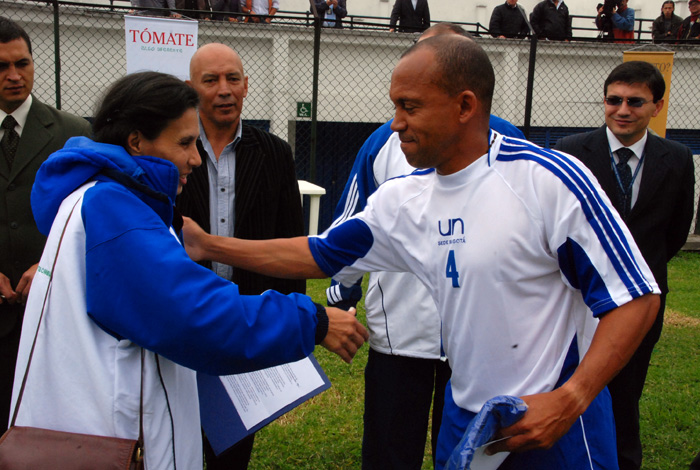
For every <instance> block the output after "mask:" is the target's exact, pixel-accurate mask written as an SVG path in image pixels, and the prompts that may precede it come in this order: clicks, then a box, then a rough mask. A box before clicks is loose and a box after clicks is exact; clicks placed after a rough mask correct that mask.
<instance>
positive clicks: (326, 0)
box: [315, 0, 348, 29]
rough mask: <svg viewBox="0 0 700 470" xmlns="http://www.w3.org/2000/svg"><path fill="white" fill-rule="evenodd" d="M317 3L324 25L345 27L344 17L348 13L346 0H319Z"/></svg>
mask: <svg viewBox="0 0 700 470" xmlns="http://www.w3.org/2000/svg"><path fill="white" fill-rule="evenodd" d="M315 4H316V11H317V12H318V15H319V16H320V17H321V24H322V25H323V26H324V27H326V28H338V29H340V28H342V27H343V18H345V17H346V16H347V15H348V9H347V8H346V0H317V1H316V2H315Z"/></svg>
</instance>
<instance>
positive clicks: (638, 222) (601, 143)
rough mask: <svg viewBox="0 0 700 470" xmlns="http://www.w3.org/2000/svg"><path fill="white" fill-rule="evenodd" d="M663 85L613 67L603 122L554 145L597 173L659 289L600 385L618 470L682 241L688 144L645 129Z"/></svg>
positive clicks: (635, 441) (636, 453)
mask: <svg viewBox="0 0 700 470" xmlns="http://www.w3.org/2000/svg"><path fill="white" fill-rule="evenodd" d="M665 88H666V85H665V83H664V80H663V76H662V75H661V73H660V72H659V71H658V69H657V68H656V67H654V66H653V65H651V64H648V63H646V62H638V61H634V62H625V63H623V64H621V65H619V66H618V67H616V68H615V69H614V70H613V71H612V72H611V73H610V75H609V76H608V78H607V79H606V81H605V85H604V92H605V124H606V125H605V126H603V127H601V128H599V129H597V130H595V131H593V132H588V133H585V134H577V135H573V136H569V137H565V138H564V139H562V140H560V141H559V142H557V144H556V145H555V147H554V148H556V149H558V150H563V151H564V152H567V153H570V154H571V155H574V156H576V157H578V158H579V159H580V160H581V161H582V162H583V163H584V164H585V165H586V166H587V167H588V168H589V169H590V170H591V171H592V172H593V174H594V175H595V176H596V178H598V181H599V182H600V185H601V186H602V188H603V189H604V190H605V193H606V194H607V195H608V197H609V198H610V200H611V201H612V203H613V205H614V206H615V208H616V209H617V210H618V212H620V215H622V218H623V219H624V220H625V223H626V224H627V226H628V227H629V229H630V231H631V232H632V236H633V237H634V239H635V241H636V242H637V245H638V246H639V249H640V250H641V252H642V255H643V256H644V258H645V260H646V262H647V264H648V265H649V267H650V268H651V270H652V272H653V273H654V277H655V278H656V282H657V283H658V284H659V287H660V288H661V292H662V296H661V307H660V308H659V312H658V315H657V318H656V322H655V323H654V326H652V328H651V330H650V331H649V333H648V334H647V335H646V337H645V338H644V340H643V341H642V344H641V345H640V346H639V348H638V349H637V351H636V353H635V354H634V356H633V357H632V359H631V360H630V362H629V363H628V364H627V366H625V368H624V369H622V371H621V372H620V373H619V374H618V375H617V377H615V378H614V379H613V380H612V382H610V384H609V385H608V388H609V390H610V393H611V395H612V399H613V412H614V415H615V425H616V429H617V447H618V460H619V463H620V469H621V470H628V469H639V468H640V467H641V462H642V446H641V442H640V438H639V399H640V397H641V395H642V389H643V387H644V381H645V379H646V374H647V369H648V367H649V360H650V358H651V353H652V351H653V349H654V345H655V344H656V342H657V341H658V340H659V336H660V335H661V328H662V326H663V317H664V306H665V300H666V294H667V293H668V283H667V272H666V263H667V262H668V261H669V260H670V259H671V258H673V256H674V255H675V254H676V253H677V252H678V251H679V250H680V249H681V247H683V244H684V243H685V242H686V239H687V237H688V232H689V231H690V224H691V221H692V218H693V205H694V204H693V203H694V187H695V171H694V168H693V160H692V154H691V151H690V149H689V148H687V147H686V146H684V145H681V144H679V143H676V142H673V141H671V140H666V139H663V138H661V137H658V136H656V135H654V134H652V133H651V132H648V131H647V127H648V125H649V121H650V119H651V118H652V117H653V116H656V115H657V114H658V113H659V111H660V110H661V108H662V107H663V95H664V91H665ZM625 148H626V149H629V150H625ZM626 159H629V160H628V161H627V163H624V160H626ZM621 160H622V161H621Z"/></svg>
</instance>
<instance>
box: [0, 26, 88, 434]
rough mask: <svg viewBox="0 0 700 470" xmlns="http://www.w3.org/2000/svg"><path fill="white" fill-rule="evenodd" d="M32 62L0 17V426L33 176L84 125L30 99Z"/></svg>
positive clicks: (10, 374)
mask: <svg viewBox="0 0 700 470" xmlns="http://www.w3.org/2000/svg"><path fill="white" fill-rule="evenodd" d="M33 85H34V59H33V57H32V46H31V41H30V39H29V36H28V35H27V33H26V32H25V31H24V29H22V27H20V26H19V25H18V24H16V23H15V22H14V21H12V20H10V19H7V18H3V17H0V123H2V127H0V295H1V296H0V427H2V431H3V432H4V430H5V429H6V426H7V424H8V419H9V409H10V399H11V394H12V382H13V380H14V374H15V372H14V370H15V361H16V358H17V348H18V345H19V337H20V332H21V330H22V317H23V314H24V302H25V301H26V300H27V295H28V294H29V288H30V287H31V284H32V279H33V278H34V273H35V272H36V268H37V264H38V263H39V258H40V257H41V252H42V251H43V250H44V243H45V242H46V237H45V236H43V235H42V234H41V233H39V230H38V229H37V228H36V223H35V222H34V217H33V215H32V209H31V206H30V202H29V195H30V193H31V190H32V184H34V176H35V175H36V172H37V170H38V169H39V167H40V166H41V164H42V163H43V162H44V161H45V160H46V159H47V158H48V156H49V155H50V154H51V153H53V152H54V151H56V150H58V149H60V148H62V147H63V144H64V143H65V142H66V140H68V138H69V137H72V136H75V135H89V134H90V124H89V123H88V121H86V120H85V119H82V118H79V117H77V116H73V115H70V114H68V113H64V112H61V111H58V110H57V109H54V108H52V107H50V106H47V105H45V104H43V103H41V102H40V101H39V100H38V99H36V98H34V97H32V95H31V91H32V87H33Z"/></svg>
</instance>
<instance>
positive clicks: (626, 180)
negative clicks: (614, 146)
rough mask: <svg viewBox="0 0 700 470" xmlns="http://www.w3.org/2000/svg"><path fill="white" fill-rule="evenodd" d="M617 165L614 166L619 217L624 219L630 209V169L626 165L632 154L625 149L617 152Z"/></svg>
mask: <svg viewBox="0 0 700 470" xmlns="http://www.w3.org/2000/svg"><path fill="white" fill-rule="evenodd" d="M616 153H617V158H618V160H619V161H618V163H617V164H616V165H615V167H616V168H617V174H618V176H619V177H620V188H619V189H620V200H621V201H622V210H621V211H620V212H621V215H622V218H623V219H626V218H627V216H628V215H629V213H630V209H631V208H632V169H631V168H630V166H629V165H628V164H627V162H628V161H629V159H630V158H632V156H633V155H634V152H633V151H631V150H630V149H628V148H627V147H622V148H621V149H618V150H617V152H616Z"/></svg>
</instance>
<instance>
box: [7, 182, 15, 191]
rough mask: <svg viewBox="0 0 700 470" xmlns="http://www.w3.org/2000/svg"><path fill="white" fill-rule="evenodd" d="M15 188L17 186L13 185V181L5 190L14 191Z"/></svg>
mask: <svg viewBox="0 0 700 470" xmlns="http://www.w3.org/2000/svg"><path fill="white" fill-rule="evenodd" d="M15 188H17V186H15V183H10V184H9V185H8V186H7V190H8V191H14V190H15Z"/></svg>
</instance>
